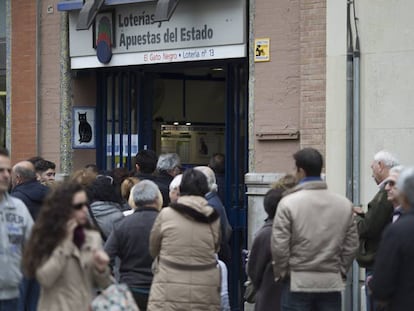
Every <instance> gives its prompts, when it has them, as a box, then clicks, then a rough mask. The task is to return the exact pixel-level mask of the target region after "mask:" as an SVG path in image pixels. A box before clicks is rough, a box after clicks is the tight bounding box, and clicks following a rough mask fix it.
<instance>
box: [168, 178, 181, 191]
mask: <svg viewBox="0 0 414 311" xmlns="http://www.w3.org/2000/svg"><path fill="white" fill-rule="evenodd" d="M181 179H183V174H178V175H177V176H175V177H174V179H173V180H172V181H171V183H170V191H173V190H175V189H179V188H180V184H181Z"/></svg>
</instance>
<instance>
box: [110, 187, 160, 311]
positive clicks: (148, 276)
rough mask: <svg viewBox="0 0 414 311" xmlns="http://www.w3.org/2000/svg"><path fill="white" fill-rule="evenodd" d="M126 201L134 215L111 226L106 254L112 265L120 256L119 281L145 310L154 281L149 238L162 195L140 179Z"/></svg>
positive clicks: (156, 188) (140, 307) (155, 188)
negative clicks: (112, 227)
mask: <svg viewBox="0 0 414 311" xmlns="http://www.w3.org/2000/svg"><path fill="white" fill-rule="evenodd" d="M129 201H130V205H131V207H132V208H133V209H134V212H133V213H132V215H130V216H128V217H124V218H123V219H122V220H121V221H118V222H117V223H115V224H114V229H113V231H112V233H111V235H110V236H109V238H108V240H107V241H106V243H105V251H106V252H107V253H108V255H109V257H110V258H111V262H113V261H114V260H115V258H116V257H119V259H120V260H121V264H120V267H119V271H120V282H122V283H126V284H127V285H128V287H129V288H130V290H131V292H132V295H133V296H134V299H135V301H136V303H137V305H138V307H139V309H140V310H147V303H148V295H149V291H150V287H151V283H152V279H153V274H152V270H151V265H152V261H153V259H152V257H151V255H150V253H149V237H150V232H151V229H152V226H153V224H154V222H155V219H156V218H157V216H158V212H159V211H160V210H161V206H162V196H161V193H160V190H159V189H158V187H157V185H156V184H155V183H154V182H152V181H150V180H142V181H140V182H139V183H137V184H136V185H135V186H134V187H133V188H132V189H131V193H130V196H129Z"/></svg>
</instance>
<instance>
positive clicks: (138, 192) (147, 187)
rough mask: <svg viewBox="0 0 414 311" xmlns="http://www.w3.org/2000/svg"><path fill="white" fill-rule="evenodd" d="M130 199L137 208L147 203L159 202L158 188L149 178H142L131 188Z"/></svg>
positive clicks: (159, 193)
mask: <svg viewBox="0 0 414 311" xmlns="http://www.w3.org/2000/svg"><path fill="white" fill-rule="evenodd" d="M130 195H131V196H132V200H133V201H134V204H135V206H136V207H137V208H140V207H142V206H144V205H147V204H154V203H159V202H158V200H159V198H160V196H161V192H160V189H159V188H158V186H157V185H156V184H155V183H154V182H153V181H151V180H142V181H140V182H139V183H137V184H136V185H135V186H134V187H132V189H131V194H130Z"/></svg>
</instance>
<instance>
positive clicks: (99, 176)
mask: <svg viewBox="0 0 414 311" xmlns="http://www.w3.org/2000/svg"><path fill="white" fill-rule="evenodd" d="M102 178H103V179H108V180H109V182H110V183H111V185H112V184H113V183H114V179H113V178H112V176H108V175H96V179H102Z"/></svg>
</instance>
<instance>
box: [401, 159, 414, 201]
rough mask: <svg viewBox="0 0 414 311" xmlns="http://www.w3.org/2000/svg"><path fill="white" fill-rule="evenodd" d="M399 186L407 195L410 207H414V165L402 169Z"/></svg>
mask: <svg viewBox="0 0 414 311" xmlns="http://www.w3.org/2000/svg"><path fill="white" fill-rule="evenodd" d="M397 188H398V189H399V191H400V193H403V194H404V195H405V197H406V198H407V201H408V203H409V204H410V207H414V167H407V168H404V169H403V170H402V172H401V174H400V176H399V177H398V180H397Z"/></svg>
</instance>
